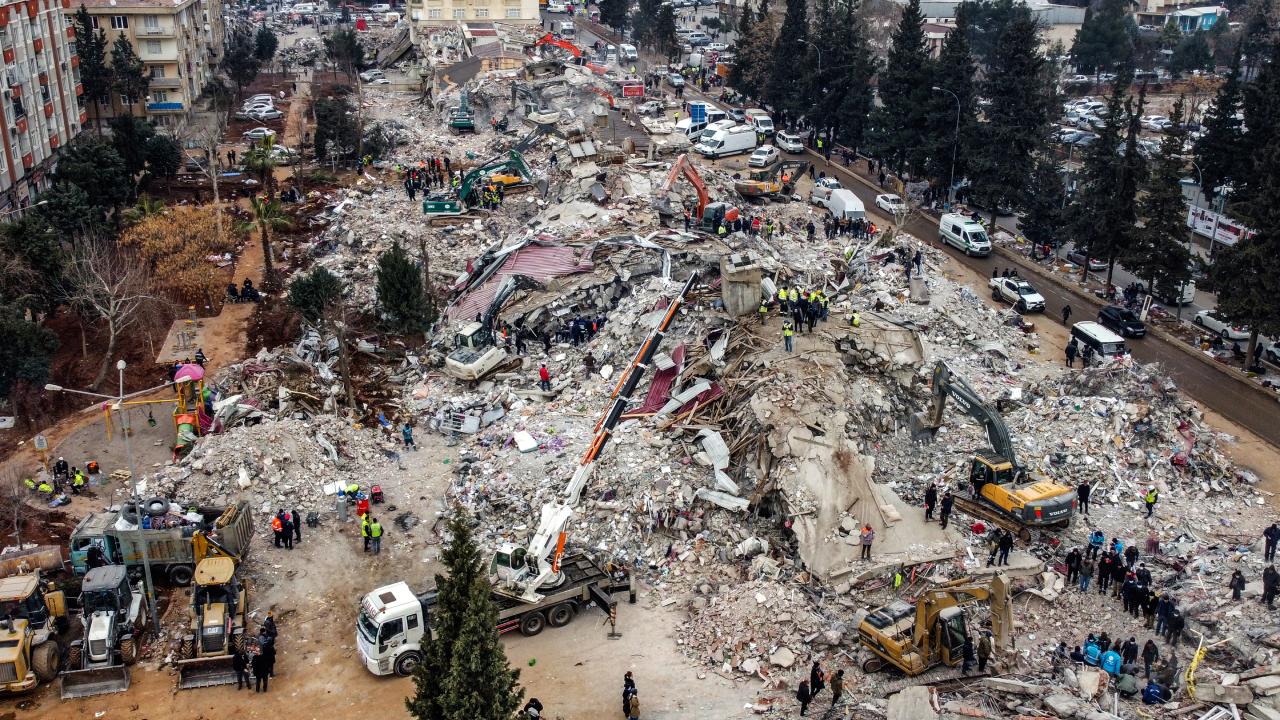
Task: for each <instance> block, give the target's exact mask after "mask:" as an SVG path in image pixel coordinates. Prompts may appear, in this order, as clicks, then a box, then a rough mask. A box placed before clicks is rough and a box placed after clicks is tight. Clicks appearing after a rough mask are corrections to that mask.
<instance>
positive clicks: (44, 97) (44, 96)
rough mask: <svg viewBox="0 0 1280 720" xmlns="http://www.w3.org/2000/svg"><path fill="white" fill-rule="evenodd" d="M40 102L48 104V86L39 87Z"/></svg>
mask: <svg viewBox="0 0 1280 720" xmlns="http://www.w3.org/2000/svg"><path fill="white" fill-rule="evenodd" d="M40 102H44V103H47V102H49V86H48V85H41V86H40Z"/></svg>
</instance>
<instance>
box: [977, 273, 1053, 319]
mask: <svg viewBox="0 0 1280 720" xmlns="http://www.w3.org/2000/svg"><path fill="white" fill-rule="evenodd" d="M987 284H988V285H990V286H991V297H992V299H994V300H1003V301H1005V302H1007V303H1011V304H1012V305H1013V307H1014V309H1015V310H1017V311H1018V312H1024V313H1027V312H1043V311H1044V296H1043V295H1041V294H1040V293H1038V292H1036V289H1035V288H1033V287H1031V283H1029V282H1027V281H1026V280H1023V279H1021V278H1016V277H995V278H991V280H990V282H988V283H987Z"/></svg>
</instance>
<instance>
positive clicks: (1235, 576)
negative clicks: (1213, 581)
mask: <svg viewBox="0 0 1280 720" xmlns="http://www.w3.org/2000/svg"><path fill="white" fill-rule="evenodd" d="M1227 587H1229V588H1231V599H1232V600H1239V599H1240V597H1241V595H1240V594H1241V593H1243V592H1244V573H1242V572H1240V571H1239V570H1236V571H1235V572H1233V573H1231V582H1230V583H1229V584H1228V585H1227Z"/></svg>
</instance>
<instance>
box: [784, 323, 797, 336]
mask: <svg viewBox="0 0 1280 720" xmlns="http://www.w3.org/2000/svg"><path fill="white" fill-rule="evenodd" d="M794 334H795V332H794V331H793V330H792V329H791V325H785V326H784V327H783V328H782V337H791V336H792V335H794Z"/></svg>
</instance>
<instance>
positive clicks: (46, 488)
mask: <svg viewBox="0 0 1280 720" xmlns="http://www.w3.org/2000/svg"><path fill="white" fill-rule="evenodd" d="M38 489H39V490H40V492H42V493H45V494H46V495H52V494H53V486H52V485H50V484H49V483H48V482H42V483H40V487H39V488H38Z"/></svg>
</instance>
